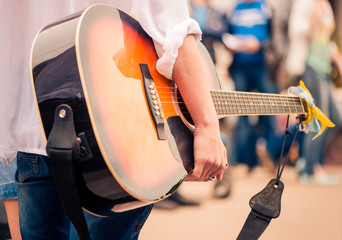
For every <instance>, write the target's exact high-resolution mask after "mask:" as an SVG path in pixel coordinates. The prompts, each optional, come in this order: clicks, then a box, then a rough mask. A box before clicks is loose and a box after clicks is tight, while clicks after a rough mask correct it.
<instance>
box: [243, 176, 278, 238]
mask: <svg viewBox="0 0 342 240" xmlns="http://www.w3.org/2000/svg"><path fill="white" fill-rule="evenodd" d="M277 181H278V180H277V179H272V180H271V181H270V182H269V183H268V184H267V186H266V187H265V188H264V189H263V190H262V191H261V192H259V193H258V194H256V195H255V196H254V197H252V198H251V200H250V201H249V205H250V207H251V208H252V210H251V212H250V213H249V215H248V217H247V219H246V222H245V224H244V225H243V227H242V229H241V232H240V234H239V236H238V237H237V240H256V239H259V237H260V236H261V234H262V233H263V232H264V231H265V229H266V228H267V226H268V225H269V223H270V222H271V219H272V218H277V217H278V216H279V215H280V207H281V195H282V193H283V190H284V184H283V183H282V182H281V181H279V182H277Z"/></svg>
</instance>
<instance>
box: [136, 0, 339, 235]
mask: <svg viewBox="0 0 342 240" xmlns="http://www.w3.org/2000/svg"><path fill="white" fill-rule="evenodd" d="M189 6H190V10H191V15H192V17H193V18H195V19H196V20H197V21H198V22H199V24H200V26H201V28H202V31H203V38H202V43H203V44H204V45H205V46H206V47H207V49H208V51H209V53H210V55H211V57H212V59H213V62H214V63H215V68H216V72H217V74H218V77H219V79H220V83H221V86H222V89H223V90H227V91H235V90H237V91H248V92H254V91H255V92H266V93H276V94H278V93H285V94H287V93H286V91H287V89H288V87H290V86H296V85H298V84H299V80H303V81H304V83H305V85H306V86H307V88H308V89H309V90H310V92H311V94H312V95H313V98H314V99H315V103H316V105H317V106H318V107H319V108H320V109H321V110H322V111H323V112H324V113H325V114H326V115H327V116H328V117H329V118H330V119H331V120H332V121H333V122H334V123H335V125H336V126H335V127H334V128H331V129H329V130H326V131H325V132H324V133H323V134H322V136H320V137H319V138H317V139H316V140H314V141H312V137H313V136H314V134H304V133H303V132H299V133H298V135H297V137H296V139H295V142H294V144H293V147H292V148H290V146H291V144H292V139H293V136H294V132H295V128H296V126H297V120H296V118H295V116H291V117H290V118H289V129H290V130H291V131H292V134H290V135H288V136H287V139H286V141H285V146H284V156H288V162H287V165H286V167H285V170H284V172H283V175H282V178H281V180H282V181H283V183H284V184H285V190H284V193H283V196H282V209H281V214H280V216H279V218H276V219H273V220H272V221H271V223H270V225H269V226H268V228H267V229H266V231H265V232H264V234H263V235H262V236H261V238H260V239H264V240H273V239H277V240H282V239H284V240H285V239H291V240H340V239H342V127H341V122H342V120H341V112H342V88H341V87H342V77H341V74H342V57H341V56H342V55H341V49H342V35H341V34H342V29H341V26H342V2H341V1H338V0H331V1H328V0H239V1H237V0H189ZM286 121H287V116H281V115H280V116H261V117H258V116H249V117H235V116H234V117H227V118H225V119H221V120H220V123H221V129H222V141H223V142H224V143H225V144H226V146H227V149H228V159H229V163H230V167H229V170H228V171H227V172H226V174H225V176H224V179H223V180H222V181H221V182H216V181H213V182H208V183H189V182H186V183H184V184H183V185H182V186H181V187H180V189H179V190H178V191H177V192H176V194H175V195H173V196H171V197H170V198H168V199H166V200H164V201H161V202H159V203H157V204H156V205H155V207H154V209H153V211H152V213H151V216H150V218H148V220H147V222H146V225H145V227H144V228H143V230H142V233H141V237H140V239H142V240H157V239H164V240H169V239H170V240H171V239H172V240H173V239H180V240H183V239H198V240H202V239H203V240H204V239H205V240H207V239H236V237H237V236H238V234H239V232H240V230H241V228H242V226H243V224H244V222H245V220H246V218H247V216H248V214H249V212H250V207H249V205H248V203H249V200H250V198H251V197H252V196H254V195H255V194H256V193H258V192H259V191H261V190H262V189H263V188H264V187H265V186H266V184H267V183H268V182H269V181H270V180H271V179H272V178H275V176H276V172H277V168H278V165H279V162H281V161H283V159H284V156H283V158H281V156H280V153H281V149H282V143H283V137H284V133H285V129H286Z"/></svg>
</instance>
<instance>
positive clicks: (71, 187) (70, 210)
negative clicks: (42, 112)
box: [46, 104, 90, 240]
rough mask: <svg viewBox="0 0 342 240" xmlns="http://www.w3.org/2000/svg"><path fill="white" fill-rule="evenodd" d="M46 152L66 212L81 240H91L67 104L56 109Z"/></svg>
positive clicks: (72, 122) (73, 132)
mask: <svg viewBox="0 0 342 240" xmlns="http://www.w3.org/2000/svg"><path fill="white" fill-rule="evenodd" d="M46 150H47V154H48V156H49V159H50V163H51V168H52V171H53V174H54V179H55V183H56V187H57V191H58V194H59V197H60V199H61V202H62V205H63V207H64V210H65V212H66V214H67V216H68V217H69V219H70V221H71V222H72V223H73V225H74V227H75V229H76V231H77V233H78V235H79V237H80V239H81V240H90V237H89V231H88V227H87V223H86V220H85V217H84V214H83V210H82V205H81V200H80V198H79V193H78V190H77V189H79V188H78V186H79V184H80V183H79V182H78V181H77V179H78V178H77V177H76V175H77V172H79V171H76V170H77V165H76V161H77V160H78V159H79V156H80V146H79V143H78V141H77V136H76V133H75V126H74V120H73V113H72V109H71V108H70V106H68V105H66V104H62V105H60V106H58V107H57V108H56V112H55V117H54V123H53V127H52V130H51V133H50V135H49V138H48V142H47V147H46Z"/></svg>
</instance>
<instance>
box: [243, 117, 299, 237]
mask: <svg viewBox="0 0 342 240" xmlns="http://www.w3.org/2000/svg"><path fill="white" fill-rule="evenodd" d="M299 121H300V122H299V124H298V125H297V130H296V132H295V135H294V137H293V139H292V144H291V147H290V150H289V151H288V153H287V157H286V159H285V160H283V159H284V158H283V153H284V148H285V142H286V137H287V135H289V134H291V131H290V129H289V128H288V127H289V116H288V117H287V123H286V129H285V134H284V140H283V146H282V149H281V154H280V161H279V165H278V172H277V177H276V178H275V179H272V180H271V181H270V182H269V183H268V184H267V185H266V187H265V188H264V189H263V190H262V191H261V192H259V193H258V194H256V195H254V196H253V197H252V198H251V200H250V201H249V205H250V207H251V208H252V209H251V211H250V213H249V215H248V217H247V219H246V221H245V224H244V225H243V227H242V229H241V231H240V234H239V236H238V237H237V240H257V239H259V237H260V236H261V235H262V233H263V232H264V231H265V230H266V228H267V226H268V225H269V223H270V222H271V220H272V218H277V217H279V215H280V209H281V196H282V194H283V191H284V184H283V183H282V182H281V181H280V177H281V175H282V173H283V170H284V168H285V165H286V163H287V161H288V159H289V156H290V152H291V149H292V147H293V144H294V142H295V139H296V136H297V134H298V130H299V126H301V122H302V119H299Z"/></svg>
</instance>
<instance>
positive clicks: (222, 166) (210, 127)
mask: <svg viewBox="0 0 342 240" xmlns="http://www.w3.org/2000/svg"><path fill="white" fill-rule="evenodd" d="M173 78H174V81H175V83H176V84H177V87H178V89H179V91H180V93H181V94H182V97H183V100H184V102H185V104H186V106H187V108H188V110H189V112H190V114H191V117H192V119H193V122H194V125H195V129H194V158H195V166H194V170H193V172H192V173H191V174H190V175H189V176H188V177H187V178H186V180H187V181H208V179H210V178H215V177H216V178H217V179H218V180H221V179H222V175H223V173H224V172H225V170H226V169H227V168H228V159H227V154H226V149H225V147H224V145H223V143H222V141H221V138H220V130H219V123H218V117H217V114H216V111H215V107H214V104H213V102H212V99H211V96H210V93H209V91H208V89H212V88H213V87H212V86H210V83H212V82H213V81H211V78H212V75H211V74H210V70H209V67H208V66H207V63H206V62H205V60H204V58H203V56H202V54H201V52H200V50H199V48H198V46H197V44H196V41H195V38H194V37H193V36H191V35H189V36H187V37H186V38H185V39H184V42H183V45H182V47H181V48H179V53H178V57H177V59H176V62H175V65H174V70H173Z"/></svg>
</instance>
